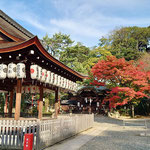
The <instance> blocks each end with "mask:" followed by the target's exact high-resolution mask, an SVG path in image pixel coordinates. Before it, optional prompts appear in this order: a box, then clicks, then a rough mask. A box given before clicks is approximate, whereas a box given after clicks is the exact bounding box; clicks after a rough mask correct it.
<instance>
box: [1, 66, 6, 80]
mask: <svg viewBox="0 0 150 150" xmlns="http://www.w3.org/2000/svg"><path fill="white" fill-rule="evenodd" d="M6 75H7V65H5V64H0V79H5V78H6Z"/></svg>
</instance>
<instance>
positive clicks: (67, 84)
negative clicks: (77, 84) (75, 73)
mask: <svg viewBox="0 0 150 150" xmlns="http://www.w3.org/2000/svg"><path fill="white" fill-rule="evenodd" d="M68 88H69V80H68V79H66V89H68Z"/></svg>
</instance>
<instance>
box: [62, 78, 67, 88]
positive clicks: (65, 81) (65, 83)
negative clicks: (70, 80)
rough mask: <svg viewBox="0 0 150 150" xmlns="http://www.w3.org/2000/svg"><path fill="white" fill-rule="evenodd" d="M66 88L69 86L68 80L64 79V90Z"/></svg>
mask: <svg viewBox="0 0 150 150" xmlns="http://www.w3.org/2000/svg"><path fill="white" fill-rule="evenodd" d="M66 86H67V79H66V78H64V83H63V88H66Z"/></svg>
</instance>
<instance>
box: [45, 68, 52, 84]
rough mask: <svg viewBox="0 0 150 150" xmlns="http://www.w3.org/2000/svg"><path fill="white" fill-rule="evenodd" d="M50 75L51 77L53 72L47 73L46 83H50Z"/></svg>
mask: <svg viewBox="0 0 150 150" xmlns="http://www.w3.org/2000/svg"><path fill="white" fill-rule="evenodd" d="M50 75H51V72H50V71H47V74H46V80H45V82H46V83H49V81H50Z"/></svg>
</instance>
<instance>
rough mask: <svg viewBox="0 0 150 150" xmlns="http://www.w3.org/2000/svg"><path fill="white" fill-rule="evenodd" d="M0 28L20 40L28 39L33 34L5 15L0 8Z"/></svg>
mask: <svg viewBox="0 0 150 150" xmlns="http://www.w3.org/2000/svg"><path fill="white" fill-rule="evenodd" d="M0 28H1V30H3V31H5V32H6V31H7V33H8V34H9V35H12V36H14V37H16V38H18V39H21V40H28V39H30V38H32V37H33V36H34V35H33V34H32V33H30V32H29V31H28V30H26V29H25V28H23V27H22V26H21V25H19V24H18V23H17V22H15V21H14V20H13V19H12V18H10V17H9V16H7V15H6V14H5V13H4V12H3V11H2V10H0ZM1 30H0V31H1Z"/></svg>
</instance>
